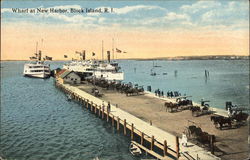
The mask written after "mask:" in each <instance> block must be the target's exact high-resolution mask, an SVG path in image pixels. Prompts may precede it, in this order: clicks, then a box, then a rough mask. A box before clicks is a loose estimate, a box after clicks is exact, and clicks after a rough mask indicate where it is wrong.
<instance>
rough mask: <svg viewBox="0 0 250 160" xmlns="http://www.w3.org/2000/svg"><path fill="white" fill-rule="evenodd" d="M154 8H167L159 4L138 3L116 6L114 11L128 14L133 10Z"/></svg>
mask: <svg viewBox="0 0 250 160" xmlns="http://www.w3.org/2000/svg"><path fill="white" fill-rule="evenodd" d="M152 9H159V10H166V9H165V8H162V7H159V6H147V5H136V6H125V7H123V8H114V12H115V13H116V14H127V13H129V12H133V11H138V10H152Z"/></svg>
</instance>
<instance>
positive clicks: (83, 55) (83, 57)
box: [82, 50, 86, 60]
mask: <svg viewBox="0 0 250 160" xmlns="http://www.w3.org/2000/svg"><path fill="white" fill-rule="evenodd" d="M85 58H86V55H85V50H83V52H82V60H85Z"/></svg>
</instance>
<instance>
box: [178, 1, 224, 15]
mask: <svg viewBox="0 0 250 160" xmlns="http://www.w3.org/2000/svg"><path fill="white" fill-rule="evenodd" d="M220 6H221V3H220V2H218V1H198V2H196V3H194V4H192V5H183V6H181V7H180V10H181V11H183V12H187V13H197V12H200V11H205V10H207V9H211V8H214V7H220Z"/></svg>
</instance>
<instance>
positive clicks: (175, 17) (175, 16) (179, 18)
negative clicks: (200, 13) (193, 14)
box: [165, 12, 190, 21]
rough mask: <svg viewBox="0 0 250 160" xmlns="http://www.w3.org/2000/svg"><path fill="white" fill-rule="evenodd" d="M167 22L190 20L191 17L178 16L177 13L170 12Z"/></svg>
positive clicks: (185, 15)
mask: <svg viewBox="0 0 250 160" xmlns="http://www.w3.org/2000/svg"><path fill="white" fill-rule="evenodd" d="M165 18H166V19H167V20H171V21H172V20H189V19H190V17H189V16H188V15H187V14H177V13H175V12H169V13H168V14H167V15H166V17H165Z"/></svg>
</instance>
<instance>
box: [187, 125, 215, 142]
mask: <svg viewBox="0 0 250 160" xmlns="http://www.w3.org/2000/svg"><path fill="white" fill-rule="evenodd" d="M188 122H192V121H188ZM192 123H193V124H190V123H189V125H188V126H187V127H186V128H185V130H184V134H186V136H187V138H188V139H189V140H195V141H198V142H200V143H201V144H203V145H205V144H209V145H210V144H211V143H213V142H215V135H212V134H209V133H207V132H204V131H202V129H201V127H200V126H199V125H197V124H196V123H194V122H192Z"/></svg>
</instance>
